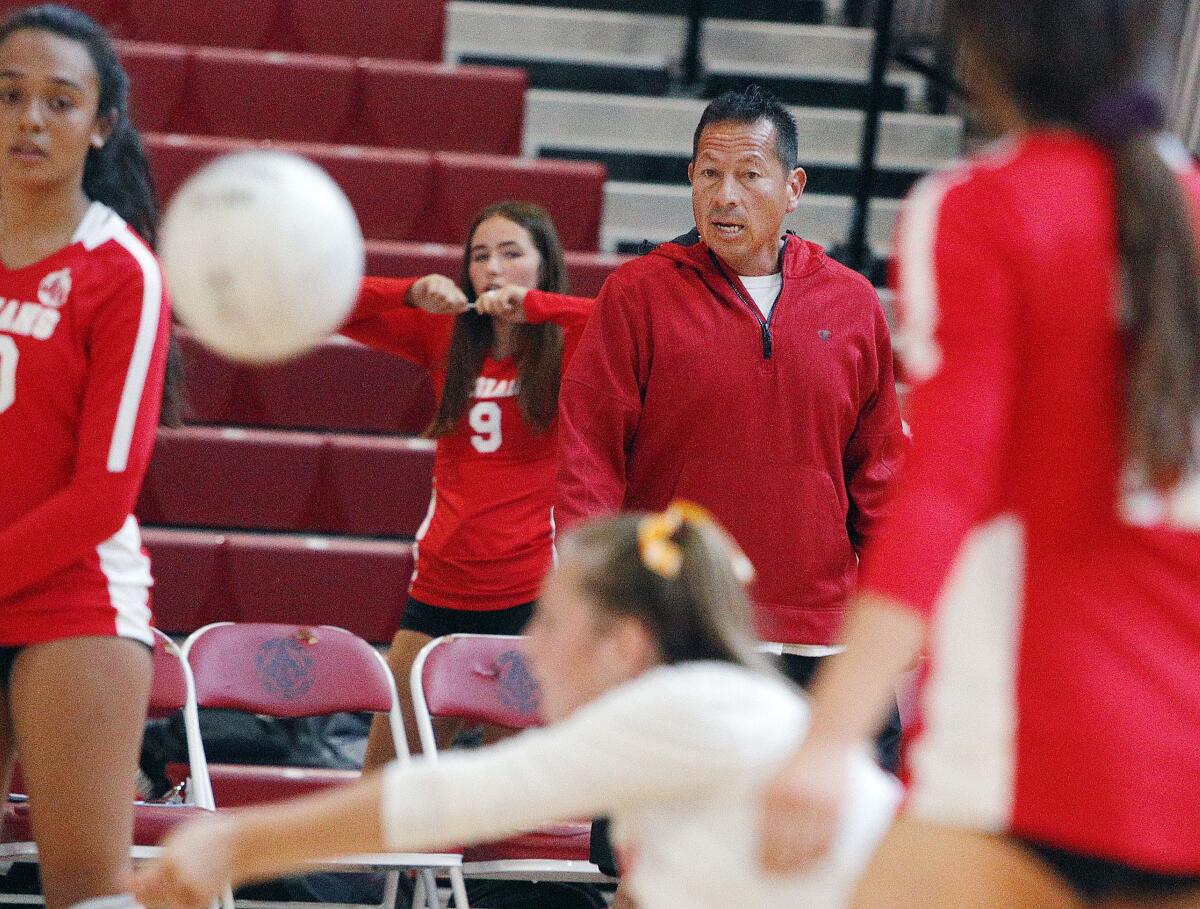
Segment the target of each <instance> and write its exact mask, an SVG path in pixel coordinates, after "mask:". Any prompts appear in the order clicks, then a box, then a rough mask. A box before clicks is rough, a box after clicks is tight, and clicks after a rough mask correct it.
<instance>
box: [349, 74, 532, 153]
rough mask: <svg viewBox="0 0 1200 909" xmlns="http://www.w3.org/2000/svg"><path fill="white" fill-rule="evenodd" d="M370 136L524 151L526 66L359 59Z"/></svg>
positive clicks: (383, 141)
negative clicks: (505, 66) (472, 65)
mask: <svg viewBox="0 0 1200 909" xmlns="http://www.w3.org/2000/svg"><path fill="white" fill-rule="evenodd" d="M359 71H360V73H361V76H360V78H361V80H362V105H363V109H364V112H365V115H366V118H367V120H368V121H369V124H370V132H369V133H368V134H367V135H365V136H364V137H363V140H364V141H366V142H371V143H374V144H378V145H386V146H391V147H394V148H423V149H429V150H431V151H434V150H444V151H464V152H465V151H470V152H483V153H490V154H497V155H518V154H520V153H521V128H522V123H523V121H524V117H525V89H526V86H527V85H528V79H527V77H526V75H525V73H524V71H523V70H518V69H500V68H498V67H489V68H483V67H470V66H454V67H451V66H429V65H428V64H422V63H400V62H393V61H383V60H365V61H362V62H361V63H360V64H359Z"/></svg>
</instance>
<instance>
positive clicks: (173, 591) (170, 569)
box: [142, 527, 233, 634]
mask: <svg viewBox="0 0 1200 909" xmlns="http://www.w3.org/2000/svg"><path fill="white" fill-rule="evenodd" d="M142 540H143V542H144V543H145V545H146V549H147V550H149V552H150V563H151V566H152V570H153V573H154V588H153V589H152V590H151V598H152V599H151V604H150V605H151V608H152V609H153V611H154V624H155V625H156V626H157V627H159V628H161V629H162V630H163V631H168V632H170V633H172V634H188V633H190V632H192V631H195V630H196V629H197V628H199V627H200V626H201V625H206V624H208V623H209V622H214V621H217V620H218V619H223V618H228V617H229V616H230V615H232V614H233V611H232V610H233V604H232V599H231V596H230V594H229V590H228V586H227V584H226V579H225V559H224V547H225V536H224V535H223V534H220V533H212V532H209V531H200V530H163V529H160V528H157V527H146V528H143V529H142Z"/></svg>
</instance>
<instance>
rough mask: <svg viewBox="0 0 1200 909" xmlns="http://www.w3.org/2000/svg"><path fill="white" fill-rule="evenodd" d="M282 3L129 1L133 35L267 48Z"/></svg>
mask: <svg viewBox="0 0 1200 909" xmlns="http://www.w3.org/2000/svg"><path fill="white" fill-rule="evenodd" d="M280 2H281V0H253V2H247V0H203V2H197V0H128V3H127V8H128V13H129V17H128V18H129V31H130V37H134V38H138V39H141V40H144V41H168V42H170V43H172V44H196V45H208V46H212V47H266V46H267V42H268V40H269V38H270V35H271V32H272V31H273V30H274V28H275V27H276V24H277V22H278V20H279V16H280ZM243 90H245V86H243Z"/></svg>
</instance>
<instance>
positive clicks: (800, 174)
mask: <svg viewBox="0 0 1200 909" xmlns="http://www.w3.org/2000/svg"><path fill="white" fill-rule="evenodd" d="M807 183H808V174H806V173H805V172H804V168H803V167H797V168H795V169H794V170H793V171H792V172H791V173H790V174H788V178H787V190H788V205H787V210H788V211H795V210H796V206H798V205H799V204H800V196H801V195H803V194H804V186H805V184H807Z"/></svg>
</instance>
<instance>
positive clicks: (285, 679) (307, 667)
mask: <svg viewBox="0 0 1200 909" xmlns="http://www.w3.org/2000/svg"><path fill="white" fill-rule="evenodd" d="M316 665H317V661H316V660H315V659H313V657H312V656H311V655H310V654H309V653H307V652H306V651H305V647H304V644H303V643H302V642H301V641H298V640H296V638H294V637H291V638H271V639H269V640H266V641H263V642H262V644H260V645H259V647H258V655H257V656H256V657H255V658H254V671H255V673H256V674H257V675H258V680H259V682H260V683H262V686H263V690H264V691H266V692H268V693H269V694H273V695H276V696H278V697H281V698H283V699H284V700H286V701H294V700H296V699H298V698H302V697H304V695H306V694H307V693H308V691H309V689H311V688H312V686H313V682H315V681H316V675H315V673H314V671H313V670H314V669H315V667H316Z"/></svg>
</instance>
